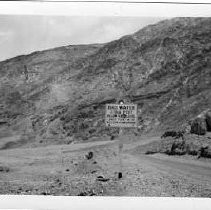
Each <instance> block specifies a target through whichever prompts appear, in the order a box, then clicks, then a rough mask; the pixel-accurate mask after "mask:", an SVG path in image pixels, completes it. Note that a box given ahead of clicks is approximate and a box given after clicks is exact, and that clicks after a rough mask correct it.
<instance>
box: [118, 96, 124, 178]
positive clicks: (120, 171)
mask: <svg viewBox="0 0 211 210" xmlns="http://www.w3.org/2000/svg"><path fill="white" fill-rule="evenodd" d="M119 103H120V104H124V101H123V100H121V101H120V102H119ZM122 136H123V128H119V174H118V178H119V179H121V178H122V169H123V165H122V150H123V142H122Z"/></svg>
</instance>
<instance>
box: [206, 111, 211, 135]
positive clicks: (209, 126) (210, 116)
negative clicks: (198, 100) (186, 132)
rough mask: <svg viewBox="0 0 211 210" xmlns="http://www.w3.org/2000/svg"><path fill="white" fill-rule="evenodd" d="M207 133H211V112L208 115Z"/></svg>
mask: <svg viewBox="0 0 211 210" xmlns="http://www.w3.org/2000/svg"><path fill="white" fill-rule="evenodd" d="M206 123H207V131H211V111H210V110H209V111H208V112H207V113H206Z"/></svg>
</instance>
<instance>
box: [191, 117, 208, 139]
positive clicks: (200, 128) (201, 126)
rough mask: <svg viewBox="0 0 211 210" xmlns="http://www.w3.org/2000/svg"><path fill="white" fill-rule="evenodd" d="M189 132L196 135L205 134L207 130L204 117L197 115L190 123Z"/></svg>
mask: <svg viewBox="0 0 211 210" xmlns="http://www.w3.org/2000/svg"><path fill="white" fill-rule="evenodd" d="M190 132H191V133H193V134H198V135H205V134H206V132H207V124H206V119H205V118H204V117H197V118H196V119H194V120H193V121H192V123H191V130H190Z"/></svg>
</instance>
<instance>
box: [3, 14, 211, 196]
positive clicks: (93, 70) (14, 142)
mask: <svg viewBox="0 0 211 210" xmlns="http://www.w3.org/2000/svg"><path fill="white" fill-rule="evenodd" d="M210 15H211V14H210ZM0 194H1V195H42V196H46V197H47V196H133V197H134V196H135V197H199V198H202V197H203V198H210V197H211V16H210V17H208V16H207V15H206V16H198V17H195V16H184V15H183V16H176V17H175V16H173V17H169V16H165V14H164V15H163V16H161V15H160V16H152V15H150V16H128V15H126V16H116V15H113V16H112V15H110V16H94V15H93V16H89V15H87V16H86V15H82V14H81V15H76V16H68V15H44V14H42V15H34V14H31V15H30V14H28V15H25V14H23V15H21V14H0Z"/></svg>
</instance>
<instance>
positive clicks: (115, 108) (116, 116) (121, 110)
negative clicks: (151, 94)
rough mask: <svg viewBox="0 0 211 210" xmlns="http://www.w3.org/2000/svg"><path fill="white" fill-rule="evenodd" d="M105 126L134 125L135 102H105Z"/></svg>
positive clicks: (135, 123) (135, 120)
mask: <svg viewBox="0 0 211 210" xmlns="http://www.w3.org/2000/svg"><path fill="white" fill-rule="evenodd" d="M105 123H106V126H109V127H127V128H129V127H136V126H137V105H136V104H106V116H105Z"/></svg>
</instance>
